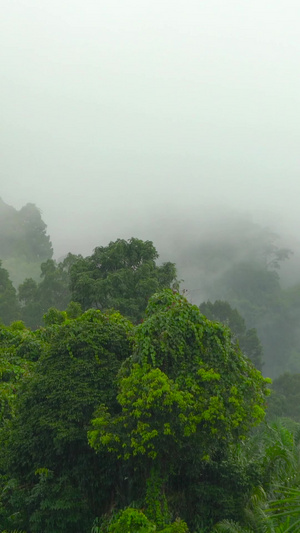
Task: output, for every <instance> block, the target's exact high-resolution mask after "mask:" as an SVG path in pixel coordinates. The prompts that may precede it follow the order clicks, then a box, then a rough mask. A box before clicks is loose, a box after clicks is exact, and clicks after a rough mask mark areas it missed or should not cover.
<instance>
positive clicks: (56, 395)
mask: <svg viewBox="0 0 300 533" xmlns="http://www.w3.org/2000/svg"><path fill="white" fill-rule="evenodd" d="M1 209H2V211H3V213H4V215H3V216H6V217H7V218H8V220H9V223H8V225H7V228H8V230H7V232H8V233H7V236H6V237H5V238H4V237H3V239H2V241H1V240H0V258H2V259H3V264H2V265H0V370H1V371H0V532H2V533H5V532H10V533H12V532H13V531H18V532H19V533H21V532H22V531H25V532H26V533H41V532H43V533H60V532H61V533H62V532H64V533H68V532H70V533H71V532H72V533H74V532H75V533H76V532H78V533H85V532H86V533H90V532H91V533H121V532H122V533H123V532H125V533H126V532H127V531H128V532H132V533H133V532H137V533H138V532H140V533H147V532H149V533H150V532H155V531H157V532H162V533H188V532H190V533H208V532H210V533H212V532H214V531H232V532H238V531H241V532H253V533H256V532H268V533H273V532H274V533H283V532H296V531H299V528H300V522H299V516H300V454H299V452H300V449H299V443H300V425H299V424H300V411H299V405H298V403H299V402H298V397H299V383H300V381H299V380H300V373H297V372H299V370H300V355H299V354H300V343H299V339H300V337H299V310H300V298H299V294H300V293H299V290H298V289H299V287H298V285H297V284H296V285H294V287H289V288H287V289H285V288H283V287H282V285H281V280H280V276H279V273H278V267H279V266H280V263H281V261H282V260H284V259H287V258H288V256H289V251H288V250H286V249H282V248H279V247H277V246H275V244H274V242H273V239H274V236H273V235H272V234H270V233H268V232H267V231H265V230H259V229H258V228H257V227H256V228H255V231H254V229H253V228H252V229H253V233H252V237H253V238H252V240H251V243H252V244H251V246H249V243H248V248H249V254H247V253H246V252H245V253H241V248H238V249H236V248H235V246H236V244H234V242H232V243H231V247H230V246H228V249H226V247H225V248H224V247H223V250H221V251H220V249H218V247H217V245H216V243H213V242H212V243H206V246H205V247H204V248H205V249H206V255H203V249H202V252H201V253H202V255H201V261H202V263H201V262H200V264H202V266H203V268H202V271H203V272H202V273H203V276H204V277H205V279H206V280H209V279H210V280H212V279H214V281H213V283H212V284H211V289H210V290H211V292H210V294H211V297H210V300H208V301H206V302H203V303H202V304H201V305H200V307H197V306H196V305H192V304H191V303H190V302H189V301H188V300H187V299H186V298H185V297H184V296H183V295H182V294H181V290H180V286H179V283H178V281H177V273H176V267H175V264H174V263H171V262H167V263H164V264H162V265H160V264H158V263H157V260H158V253H157V251H156V249H155V247H154V245H153V243H152V242H150V241H142V240H139V239H136V238H132V239H130V240H128V241H126V240H122V239H118V240H117V241H116V242H111V243H109V244H108V245H107V246H101V247H98V248H96V249H95V251H94V253H93V254H92V255H91V256H89V257H86V258H84V257H82V256H75V255H72V254H68V255H67V256H66V257H65V259H64V260H63V261H62V262H59V263H57V262H56V261H54V260H53V259H52V257H51V256H52V249H51V244H50V240H49V238H48V237H47V235H46V226H45V224H44V223H43V222H42V220H41V217H40V213H39V211H38V210H37V209H36V208H35V206H33V205H32V204H28V205H27V206H25V208H23V210H20V211H19V212H17V211H15V210H14V209H13V208H8V206H5V204H3V205H2V207H1ZM18 217H21V220H22V221H23V222H22V224H21V227H22V232H23V233H22V232H21V233H22V234H21V236H20V235H19V230H18V225H17V220H19V219H18ZM24 220H25V221H26V220H27V223H26V224H27V225H26V224H25V222H24ZM24 232H25V233H24ZM254 237H255V238H254ZM18 239H19V240H18ZM22 239H23V240H24V242H23V243H21V241H22ZM30 239H31V242H30ZM27 241H28V242H27ZM225 252H226V253H225ZM14 254H15V255H14ZM18 254H19V255H18ZM18 256H19V257H23V258H25V259H26V261H28V262H29V263H31V261H32V262H33V263H35V265H36V264H39V269H40V277H39V279H37V278H35V276H34V275H30V276H27V275H25V276H24V278H23V279H22V283H20V284H19V286H18V288H16V287H15V286H14V285H13V283H12V281H11V277H10V274H9V272H8V270H7V268H6V263H5V261H7V260H8V258H12V257H15V258H17V257H18ZM221 258H223V265H222V268H221V267H220V263H221ZM29 263H28V264H29ZM20 264H21V268H22V262H21V263H20ZM209 269H210V270H211V274H212V277H211V278H209V273H208V271H209ZM200 270H201V269H200ZM25 271H26V269H24V272H25ZM201 279H202V278H201V276H200V278H199V280H200V281H199V282H201ZM203 279H204V278H203ZM206 283H207V287H208V285H209V283H208V281H207V282H206ZM214 299H215V301H214ZM265 368H267V369H269V368H272V375H273V376H276V379H274V382H273V384H271V383H270V380H268V379H266V378H264V377H263V375H262V374H261V372H260V371H261V370H263V371H264V373H265ZM287 371H288V372H287ZM270 389H271V394H270V395H269V392H270Z"/></svg>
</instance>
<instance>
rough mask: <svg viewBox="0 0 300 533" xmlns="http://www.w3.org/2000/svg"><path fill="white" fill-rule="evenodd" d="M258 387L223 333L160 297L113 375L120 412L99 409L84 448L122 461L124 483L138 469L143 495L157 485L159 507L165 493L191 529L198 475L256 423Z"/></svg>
mask: <svg viewBox="0 0 300 533" xmlns="http://www.w3.org/2000/svg"><path fill="white" fill-rule="evenodd" d="M266 385H267V380H265V379H264V378H263V377H262V375H261V374H260V372H258V371H257V370H256V369H255V368H254V366H253V365H252V364H251V363H250V362H249V360H247V359H246V358H244V356H243V355H242V353H241V352H240V350H239V349H238V347H237V346H234V345H233V344H232V342H231V337H230V331H229V329H228V328H226V327H224V326H222V325H220V324H216V323H213V322H211V321H209V320H208V319H206V318H205V317H204V316H203V315H202V314H201V313H200V311H199V309H198V308H197V307H196V306H193V305H191V304H189V303H188V302H187V300H186V299H185V298H184V297H183V296H180V295H179V294H178V293H174V292H173V291H171V290H165V291H163V292H161V293H158V294H155V295H154V296H153V297H152V298H151V299H150V301H149V304H148V307H147V316H146V319H145V321H144V322H143V323H142V324H141V325H140V326H138V327H137V330H136V336H135V351H134V354H133V356H132V358H131V359H130V360H129V361H128V362H127V364H126V365H125V366H124V367H123V368H122V370H121V371H120V374H119V394H118V402H119V404H120V407H119V409H120V411H119V412H118V413H117V414H116V413H113V412H112V411H111V410H110V409H109V407H108V406H106V405H103V404H102V405H101V406H100V408H99V410H98V412H97V414H96V416H95V418H94V420H93V429H92V430H91V431H90V432H89V441H90V444H91V446H92V447H93V448H95V449H96V450H99V451H101V450H103V449H108V450H110V451H111V452H112V453H116V454H117V456H118V457H119V458H121V457H122V458H123V459H124V461H125V463H126V461H128V462H129V464H131V465H132V467H131V475H132V476H134V473H133V472H134V471H136V472H139V471H140V470H141V469H142V470H143V471H144V472H145V476H146V479H147V480H148V488H149V490H150V492H151V490H152V489H153V483H154V484H155V483H156V482H157V483H159V480H160V482H161V485H160V490H161V492H159V490H158V489H157V490H158V492H157V490H156V496H157V498H158V499H160V501H161V502H163V501H164V489H163V487H164V486H165V487H166V485H169V487H170V488H169V490H170V492H171V497H170V500H172V501H173V502H176V506H178V507H177V509H179V512H180V515H181V516H182V517H183V518H184V519H185V520H186V521H187V522H188V523H190V525H191V526H193V527H194V526H195V523H196V521H197V520H199V519H200V516H201V513H202V511H203V508H201V505H202V503H201V498H200V500H199V499H198V503H197V497H195V494H197V493H198V494H199V489H200V488H201V483H202V482H203V481H201V480H203V479H204V472H205V470H207V468H208V467H209V465H211V464H212V463H213V462H214V461H220V458H221V457H224V454H225V455H226V453H227V452H228V450H229V449H230V448H231V446H233V445H234V444H235V443H237V442H238V441H239V440H240V439H243V438H245V436H246V435H247V433H248V432H249V430H250V428H251V427H252V426H253V425H256V424H258V423H259V422H260V421H261V420H262V418H263V417H264V406H265V397H266V394H267V390H266ZM153 476H154V477H153ZM140 483H141V484H142V481H140ZM179 487H180V489H179ZM145 490H146V489H145ZM178 491H179V492H180V498H179V494H178ZM193 493H194V496H192V494H193ZM147 494H148V496H149V498H150V494H149V493H148V492H147ZM132 496H133V498H134V495H132ZM146 499H147V497H146ZM179 501H181V502H182V503H179ZM183 502H184V503H183ZM211 503H212V502H211ZM215 505H216V506H218V503H217V499H216V500H215ZM173 511H174V509H173ZM191 515H194V516H193V519H191Z"/></svg>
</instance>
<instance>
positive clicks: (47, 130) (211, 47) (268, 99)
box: [0, 0, 300, 260]
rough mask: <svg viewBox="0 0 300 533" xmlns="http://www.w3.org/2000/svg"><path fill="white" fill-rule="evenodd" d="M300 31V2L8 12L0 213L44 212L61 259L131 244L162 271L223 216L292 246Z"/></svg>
mask: <svg viewBox="0 0 300 533" xmlns="http://www.w3.org/2000/svg"><path fill="white" fill-rule="evenodd" d="M299 16H300V5H299V2H297V1H296V0H294V1H292V0H285V1H283V0H272V1H271V0H252V1H251V2H244V1H242V0H227V1H226V2H224V0H209V1H208V0H207V1H201V2H199V0H185V1H184V2H183V1H181V0H177V1H175V2H174V1H172V2H171V1H170V0H164V1H163V2H153V1H151V2H150V1H147V0H127V1H125V2H124V1H121V0H110V1H109V2H104V1H101V0H100V1H98V2H93V1H92V0H85V2H83V1H80V0H72V1H70V0H66V1H64V2H58V0H53V1H52V2H36V1H33V0H13V1H11V0H9V1H8V0H4V1H3V2H2V4H1V21H0V41H1V46H0V50H1V52H0V53H1V74H0V78H1V79H0V93H1V104H2V120H1V138H0V141H1V146H2V157H1V166H2V168H1V191H0V195H1V196H2V198H3V200H4V201H5V202H7V203H8V204H11V205H14V206H15V207H17V208H20V207H21V206H22V205H24V204H26V203H27V202H33V203H36V204H37V205H38V206H39V208H40V209H41V211H42V214H43V219H44V220H45V222H46V223H47V224H48V231H49V233H50V235H51V239H52V241H53V245H54V250H55V255H56V257H59V256H60V255H63V254H64V253H66V252H68V251H72V252H75V253H78V252H81V253H83V254H88V253H90V252H91V250H92V249H93V248H94V247H95V246H96V245H99V244H106V243H107V242H108V241H110V240H113V239H115V238H117V237H125V238H128V237H131V236H132V235H134V236H137V237H141V238H150V239H151V240H153V241H154V243H155V244H156V245H157V247H158V248H159V250H160V252H161V254H162V255H163V256H165V252H166V249H167V242H168V239H169V241H170V242H172V243H173V244H171V245H170V252H171V251H172V250H173V249H176V247H177V246H178V242H179V238H180V239H181V242H186V240H187V239H188V240H189V239H190V238H191V236H193V235H195V236H197V234H198V231H200V232H201V233H203V232H204V233H205V232H206V231H210V229H211V227H212V226H211V224H212V220H213V218H214V216H216V217H217V218H220V213H223V212H227V211H228V210H233V212H234V213H238V212H240V213H242V214H243V213H245V216H246V217H250V218H252V219H253V220H254V221H255V222H258V223H262V224H266V225H270V226H272V228H274V230H275V231H277V232H279V233H280V234H284V235H286V236H287V239H289V240H290V241H293V239H294V240H295V239H297V234H298V211H299V208H298V202H299V200H298V198H299V195H300V179H299V178H300V177H299V140H300V135H299V133H300V120H299V119H300V70H299V61H300V36H299V27H298V20H299ZM243 216H244V215H243ZM220 227H221V226H220V225H219V226H217V231H218V232H219V231H220ZM170 259H171V260H172V258H170Z"/></svg>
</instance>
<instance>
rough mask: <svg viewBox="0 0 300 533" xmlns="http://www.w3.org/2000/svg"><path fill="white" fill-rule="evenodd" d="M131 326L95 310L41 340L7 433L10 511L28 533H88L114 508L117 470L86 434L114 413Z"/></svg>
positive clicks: (42, 332)
mask: <svg viewBox="0 0 300 533" xmlns="http://www.w3.org/2000/svg"><path fill="white" fill-rule="evenodd" d="M131 328H132V326H131V325H130V323H129V322H128V321H127V320H125V319H124V318H123V317H121V316H120V315H118V314H110V315H104V314H102V313H101V312H100V311H96V310H90V311H88V312H87V313H85V314H83V315H82V316H80V317H79V318H77V319H72V320H70V319H68V320H66V321H65V322H64V323H62V324H58V323H57V322H56V321H55V320H54V322H53V321H52V324H51V325H49V326H48V327H47V328H45V329H41V330H38V331H37V332H35V335H38V336H39V337H40V338H41V339H43V342H44V344H45V349H44V353H43V355H42V356H41V357H40V358H39V360H38V361H37V363H36V369H35V373H34V375H33V376H32V377H31V378H30V379H28V380H24V381H23V387H22V394H20V396H19V401H18V405H17V407H18V409H17V413H16V417H15V419H14V422H13V427H12V431H11V432H10V434H9V445H8V447H7V453H6V463H7V465H8V466H7V471H8V474H9V476H10V478H11V479H15V480H16V481H15V483H16V488H15V489H14V491H13V494H12V499H11V501H10V502H8V503H7V508H8V509H11V511H12V510H14V512H17V513H18V514H17V517H18V522H17V523H16V526H17V527H20V528H25V529H29V530H30V531H31V532H33V533H34V532H40V531H43V532H44V533H53V531H55V532H56V533H59V532H64V533H67V532H69V531H70V532H71V531H72V533H73V532H78V533H79V532H80V533H82V532H83V531H84V532H89V531H90V528H91V524H92V519H93V518H94V517H95V516H99V515H101V514H102V513H103V512H105V511H106V510H107V507H109V506H110V501H111V496H110V494H111V491H112V486H113V484H114V477H115V472H116V466H115V464H114V462H113V461H112V459H111V458H110V457H109V456H108V454H107V453H103V454H100V455H98V456H96V454H95V453H94V452H93V450H92V449H91V448H90V447H89V446H88V443H87V438H86V432H87V429H88V426H89V421H90V418H91V416H92V413H93V411H94V409H95V407H96V406H97V405H98V404H99V403H100V402H102V401H105V402H106V403H107V404H108V405H109V406H110V409H112V411H114V409H115V408H116V399H115V396H116V383H115V380H116V374H117V371H118V369H119V367H120V364H121V362H122V361H123V360H124V359H125V358H126V357H128V355H129V354H130V350H131V340H130V331H131Z"/></svg>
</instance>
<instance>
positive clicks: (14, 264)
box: [0, 201, 300, 377]
mask: <svg viewBox="0 0 300 533" xmlns="http://www.w3.org/2000/svg"><path fill="white" fill-rule="evenodd" d="M0 216H1V221H2V224H1V228H2V233H1V238H0V259H1V261H2V271H3V276H4V278H5V276H6V274H5V272H6V271H7V272H8V275H9V278H10V280H11V281H13V283H14V286H15V288H13V287H11V288H9V283H11V281H8V279H9V278H7V281H6V282H5V283H4V285H3V286H6V287H7V290H8V293H7V295H8V294H9V297H8V296H6V297H4V296H3V298H2V312H1V319H2V321H3V322H4V323H6V324H9V322H10V321H11V320H13V319H18V318H21V319H22V320H23V321H24V322H25V324H26V325H27V326H29V327H31V328H33V329H36V328H38V327H40V326H41V325H42V324H43V315H44V314H45V313H46V312H47V311H48V309H49V308H52V307H54V308H57V309H58V310H59V311H63V310H65V309H66V308H67V306H68V305H69V304H70V302H71V301H73V302H76V303H77V304H80V305H81V307H82V309H83V310H87V309H88V308H90V307H94V308H98V309H102V310H105V309H109V308H115V309H118V310H119V311H121V313H122V314H124V315H125V316H127V317H128V318H129V319H130V320H132V321H133V322H138V321H139V320H140V319H141V318H143V315H144V310H145V308H146V305H147V301H148V299H149V297H150V296H151V294H153V293H154V292H156V291H158V290H160V289H162V288H164V287H170V286H173V287H174V286H175V285H176V287H179V289H180V291H181V292H183V293H184V294H185V296H186V297H187V298H188V300H189V301H190V302H191V303H193V304H196V305H198V306H199V305H200V306H201V305H204V302H208V303H209V305H211V304H212V303H213V302H215V301H223V302H227V304H228V305H230V306H231V308H232V309H236V310H237V312H238V313H240V316H241V319H242V320H244V321H245V330H244V333H243V335H242V339H243V340H241V341H240V342H241V343H242V344H243V343H244V345H245V346H248V348H247V349H246V353H247V350H248V351H249V354H250V353H252V356H251V355H250V358H251V357H252V359H253V358H254V359H253V360H255V361H257V364H258V365H259V366H258V367H259V368H262V370H263V373H264V374H265V375H269V376H271V377H275V376H278V375H280V374H282V373H283V372H285V371H290V372H300V327H299V324H300V276H299V278H297V277H295V271H296V270H295V268H294V271H293V275H292V276H291V279H290V281H289V282H288V281H287V278H288V275H287V272H288V269H287V268H286V269H285V272H284V273H283V274H281V271H282V267H284V266H285V265H287V264H288V263H289V262H291V261H293V260H294V255H293V250H291V249H289V248H288V247H286V246H285V243H284V239H283V237H281V238H280V237H279V236H278V235H277V234H276V233H275V232H273V231H272V230H271V229H270V228H268V227H264V226H261V225H260V224H258V223H255V222H254V221H253V220H252V219H250V218H249V217H247V216H243V215H241V214H237V213H230V212H227V213H224V216H223V217H222V216H221V214H220V213H219V214H218V216H216V217H213V215H211V217H210V220H209V221H208V220H206V224H202V225H198V226H197V225H196V224H194V232H190V233H186V234H185V235H183V233H181V232H180V219H178V221H177V226H176V225H174V226H173V228H172V231H169V233H168V231H165V234H164V233H161V234H160V235H156V230H155V226H154V227H153V233H154V235H156V237H157V241H158V244H159V249H160V250H162V253H161V257H159V254H158V252H157V250H156V248H155V246H154V245H155V243H154V244H153V243H152V239H151V240H149V241H148V240H147V241H143V240H142V239H137V238H132V239H129V240H127V239H117V240H116V241H114V242H113V241H111V242H110V243H109V244H108V245H107V244H106V243H99V245H98V246H97V247H96V248H95V250H94V251H93V253H92V254H91V255H88V256H86V257H84V256H82V255H78V254H77V255H74V254H72V253H70V252H69V251H68V249H67V244H66V250H65V255H64V259H63V260H62V261H59V262H57V261H55V260H53V259H52V247H51V242H50V237H49V236H48V235H47V233H46V224H45V222H44V221H43V219H42V217H41V214H40V211H39V209H38V208H37V207H36V206H35V205H34V204H27V205H26V206H25V207H23V208H22V209H20V210H19V211H17V210H16V209H14V208H13V207H11V206H8V205H7V204H5V203H4V202H3V201H1V204H0ZM182 228H184V225H183V224H182V226H181V231H183V229H182ZM165 229H166V230H167V226H166V227H165ZM150 230H151V228H148V230H147V231H148V234H149V233H150ZM139 233H141V228H139ZM144 233H146V232H145V229H144ZM78 247H80V242H79V243H78ZM105 265H107V266H105ZM130 265H132V266H131V267H130ZM4 278H3V279H4ZM5 279H6V278H5ZM16 288H17V291H16V290H15V289H16ZM5 302H6V303H5ZM9 302H10V303H9ZM5 306H7V307H5ZM8 308H9V310H8ZM206 309H209V307H206ZM229 314H230V313H229ZM213 316H215V315H213ZM215 319H218V315H216V316H215ZM219 320H221V321H223V322H224V323H225V324H227V325H229V326H230V327H231V325H230V317H229V316H228V318H227V319H226V317H225V318H224V319H222V318H220V319H219ZM247 330H248V331H249V332H251V331H252V330H253V331H255V332H256V333H257V335H258V339H259V342H260V343H261V345H262V348H263V350H262V353H260V351H259V350H258V352H257V349H258V348H251V347H250V345H249V342H250V340H249V339H248V341H249V342H248V341H247V342H246V340H245V335H246V331H247ZM256 333H255V334H256ZM248 335H250V336H251V335H252V334H250V333H249V334H248ZM253 339H254V337H253ZM251 342H253V341H251ZM251 342H250V344H251ZM255 342H257V341H255ZM253 349H254V352H253ZM254 353H257V355H254ZM258 362H259V363H258ZM260 365H262V367H261V366H260Z"/></svg>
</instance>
